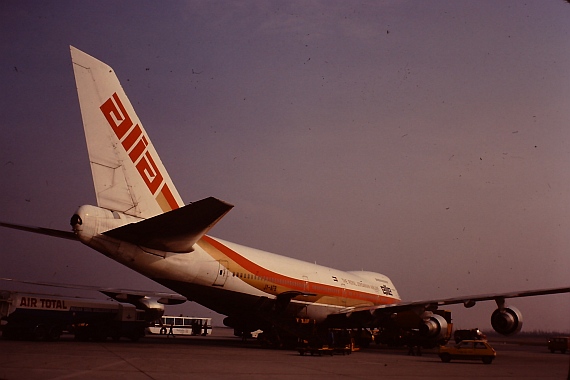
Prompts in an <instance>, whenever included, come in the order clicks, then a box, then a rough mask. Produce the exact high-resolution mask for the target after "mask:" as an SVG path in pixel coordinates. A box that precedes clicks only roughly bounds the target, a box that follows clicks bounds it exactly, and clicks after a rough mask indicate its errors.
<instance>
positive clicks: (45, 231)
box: [0, 222, 79, 240]
mask: <svg viewBox="0 0 570 380" xmlns="http://www.w3.org/2000/svg"><path fill="white" fill-rule="evenodd" d="M0 226H2V227H8V228H13V229H15V230H21V231H27V232H33V233H36V234H42V235H49V236H55V237H58V238H63V239H70V240H79V238H78V237H77V236H76V235H75V234H74V233H73V232H71V231H61V230H52V229H51V228H44V227H32V226H24V225H21V224H13V223H4V222H0Z"/></svg>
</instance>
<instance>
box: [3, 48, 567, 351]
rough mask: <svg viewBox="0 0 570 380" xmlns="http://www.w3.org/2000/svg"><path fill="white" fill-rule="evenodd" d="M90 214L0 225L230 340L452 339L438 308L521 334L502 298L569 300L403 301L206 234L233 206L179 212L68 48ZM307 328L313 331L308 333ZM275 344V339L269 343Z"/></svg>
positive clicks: (115, 99) (112, 78)
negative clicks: (137, 281)
mask: <svg viewBox="0 0 570 380" xmlns="http://www.w3.org/2000/svg"><path fill="white" fill-rule="evenodd" d="M71 57H72V61H73V69H74V73H75V80H76V84H77V91H78V95H79V104H80V107H81V115H82V118H83V126H84V129H85V137H86V140H87V148H88V151H89V162H90V165H91V171H92V174H93V182H94V185H95V192H96V196H97V206H91V205H84V206H81V207H79V208H78V209H77V211H75V213H74V214H73V215H72V217H71V229H72V230H71V231H56V230H51V229H45V228H40V227H26V226H20V225H15V224H11V223H1V225H2V226H4V227H10V228H17V229H22V230H26V231H31V232H36V233H42V234H47V235H52V236H57V237H63V238H68V239H73V240H79V241H80V242H82V243H83V244H85V245H87V246H89V247H91V248H93V249H95V250H97V251H99V252H101V253H103V254H104V255H105V256H108V257H110V258H112V259H113V260H116V261H117V262H119V263H121V264H123V265H125V266H127V267H129V268H131V269H133V270H135V271H137V272H139V273H141V274H143V275H144V276H147V277H149V278H151V279H152V280H154V281H156V282H158V283H160V284H162V285H164V286H166V287H168V288H170V289H172V290H173V291H175V292H177V293H179V294H181V295H183V296H185V297H186V298H187V299H188V300H191V301H195V302H198V303H200V304H202V305H204V306H206V307H208V308H210V309H212V310H214V311H216V312H218V313H220V314H223V315H225V316H227V317H226V318H225V320H224V323H225V324H226V325H228V326H231V327H234V328H235V329H236V330H238V331H242V332H248V331H253V330H256V329H261V330H263V331H264V332H272V336H275V337H279V336H284V335H293V336H300V335H303V334H306V331H307V330H308V329H305V330H303V329H302V328H301V327H302V326H301V325H302V324H300V323H299V321H310V323H311V324H312V326H316V327H317V330H318V327H323V328H325V329H326V328H329V327H347V328H362V329H367V328H377V329H379V330H380V331H381V332H382V333H383V334H382V335H383V336H388V337H392V338H393V337H396V336H402V334H403V333H408V334H411V335H410V336H413V337H415V338H417V339H419V340H420V341H421V343H422V344H423V345H434V344H436V343H437V342H440V341H441V340H442V339H444V337H445V336H446V335H447V334H448V333H449V327H450V326H449V323H450V318H449V317H448V316H446V313H445V312H444V311H442V310H440V309H439V307H440V306H443V305H449V304H461V303H462V304H464V305H465V307H471V306H473V305H475V303H476V302H478V301H486V300H494V301H495V302H496V304H497V309H496V310H495V311H494V312H493V314H492V316H491V321H492V326H493V328H494V329H495V330H496V331H497V332H499V333H501V334H505V335H509V334H513V333H516V332H518V331H519V330H520V329H521V327H522V315H521V313H520V311H519V310H517V309H516V308H515V307H513V306H509V305H507V304H506V299H508V298H514V297H526V296H535V295H543V294H554V293H563V292H570V287H566V288H556V289H545V290H533V291H523V292H513V293H498V294H490V295H477V296H473V295H469V296H465V297H457V298H452V299H435V298H434V299H428V300H423V301H416V302H406V301H403V300H402V298H401V297H400V295H399V294H398V291H397V290H396V287H395V286H394V284H393V283H392V281H391V280H390V279H389V278H388V277H386V276H385V275H383V274H380V273H373V272H364V271H349V272H347V271H341V270H338V269H334V268H329V267H325V266H321V265H316V264H313V263H308V262H304V261H300V260H296V259H292V258H289V257H285V256H280V255H276V254H273V253H269V252H264V251H261V250H258V249H254V248H248V247H244V246H241V245H238V244H235V243H231V242H228V241H224V240H222V239H219V238H215V237H212V236H210V235H208V232H209V230H210V229H211V228H212V227H213V226H214V225H215V224H216V223H218V222H219V221H220V220H221V219H222V218H223V217H224V216H225V215H226V214H227V213H228V212H229V211H230V210H231V209H232V207H233V206H232V205H231V204H229V203H227V202H225V201H222V200H219V199H216V198H213V197H210V198H206V199H202V200H198V201H194V202H191V203H189V204H185V203H184V202H183V200H182V199H181V197H180V195H179V194H178V191H177V190H176V187H175V185H174V183H173V182H172V180H171V179H170V176H169V175H168V172H167V171H166V168H165V166H164V165H163V163H162V161H161V160H160V157H159V156H158V153H157V152H156V150H155V149H154V147H153V144H152V142H151V140H150V138H149V135H148V134H147V132H146V130H145V129H144V128H143V125H142V123H141V121H140V120H139V118H138V117H137V114H136V113H135V110H134V108H133V106H132V104H131V103H130V101H129V99H128V98H127V96H126V94H125V92H124V90H123V88H122V87H121V85H120V83H119V80H118V79H117V76H116V75H115V72H114V70H113V69H112V68H111V67H109V66H108V65H106V64H105V63H103V62H101V61H99V60H97V59H95V58H93V57H91V56H89V55H87V54H86V53H84V52H82V51H80V50H78V49H76V48H74V47H71ZM312 330H315V329H312ZM277 339H280V338H277Z"/></svg>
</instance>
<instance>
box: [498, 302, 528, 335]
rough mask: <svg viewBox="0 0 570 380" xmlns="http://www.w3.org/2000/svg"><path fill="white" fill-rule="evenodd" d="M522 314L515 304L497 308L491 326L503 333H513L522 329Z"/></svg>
mask: <svg viewBox="0 0 570 380" xmlns="http://www.w3.org/2000/svg"><path fill="white" fill-rule="evenodd" d="M522 323H523V320H522V314H521V312H520V311H519V310H518V309H517V308H516V307H514V306H509V307H505V308H504V309H503V310H500V309H497V310H495V311H494V312H493V314H492V315H491V326H493V329H494V330H495V331H496V332H498V333H499V334H502V335H512V334H516V333H518V332H519V331H521V328H522Z"/></svg>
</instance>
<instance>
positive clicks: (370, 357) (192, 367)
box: [0, 328, 570, 380]
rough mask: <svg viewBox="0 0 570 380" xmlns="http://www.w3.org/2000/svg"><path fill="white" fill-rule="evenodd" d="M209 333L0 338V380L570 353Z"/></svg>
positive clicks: (474, 364)
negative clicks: (268, 341) (276, 344)
mask: <svg viewBox="0 0 570 380" xmlns="http://www.w3.org/2000/svg"><path fill="white" fill-rule="evenodd" d="M214 332H215V334H213V336H209V337H181V336H178V337H176V338H168V339H167V338H166V337H164V336H155V337H146V338H144V339H142V340H141V341H139V342H137V343H132V342H128V341H126V340H125V341H121V342H112V341H107V342H76V341H74V340H73V338H72V336H71V335H70V336H63V337H62V340H61V341H59V342H29V341H8V340H0V379H1V380H15V379H42V380H47V379H121V380H135V379H136V380H138V379H160V380H163V379H164V380H175V379H209V380H215V379H234V380H240V379H248V380H251V379H268V378H271V379H277V380H279V379H287V380H289V379H291V380H292V379H295V380H299V379H307V378H309V379H311V380H313V379H366V380H369V379H370V378H383V379H416V378H422V379H434V378H437V379H459V378H461V379H478V378H493V379H539V378H540V379H567V377H568V373H569V365H570V355H568V354H560V353H557V354H551V353H550V352H549V351H548V350H547V349H546V347H545V346H544V345H519V344H515V343H502V342H492V345H493V346H494V348H495V349H496V350H497V359H496V360H495V361H494V362H493V364H491V365H486V364H483V363H482V362H479V361H452V362H451V363H442V362H441V361H440V359H439V358H438V357H437V355H436V353H435V351H433V350H424V352H423V355H422V356H408V355H407V351H406V350H405V349H387V348H379V347H376V346H372V347H371V348H369V349H363V350H361V351H359V352H355V353H353V354H351V355H346V356H342V355H335V356H332V357H329V356H322V357H318V356H300V355H299V353H298V352H296V351H288V350H275V349H262V348H260V347H259V346H258V345H257V344H256V343H255V342H253V341H249V342H245V343H244V342H242V341H241V340H240V339H238V338H235V337H233V336H232V335H231V330H228V329H220V328H218V329H214Z"/></svg>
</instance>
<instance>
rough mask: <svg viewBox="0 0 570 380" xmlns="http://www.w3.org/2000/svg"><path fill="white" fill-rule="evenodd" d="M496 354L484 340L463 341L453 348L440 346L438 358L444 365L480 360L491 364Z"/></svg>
mask: <svg viewBox="0 0 570 380" xmlns="http://www.w3.org/2000/svg"><path fill="white" fill-rule="evenodd" d="M496 356H497V353H496V352H495V350H494V349H493V347H491V345H489V343H487V341H485V340H463V341H461V342H459V343H457V344H456V345H454V346H440V347H439V357H440V358H441V361H442V362H444V363H449V362H450V361H451V360H452V359H455V360H482V361H483V363H485V364H491V363H492V362H493V360H494V359H495V357H496Z"/></svg>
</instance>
